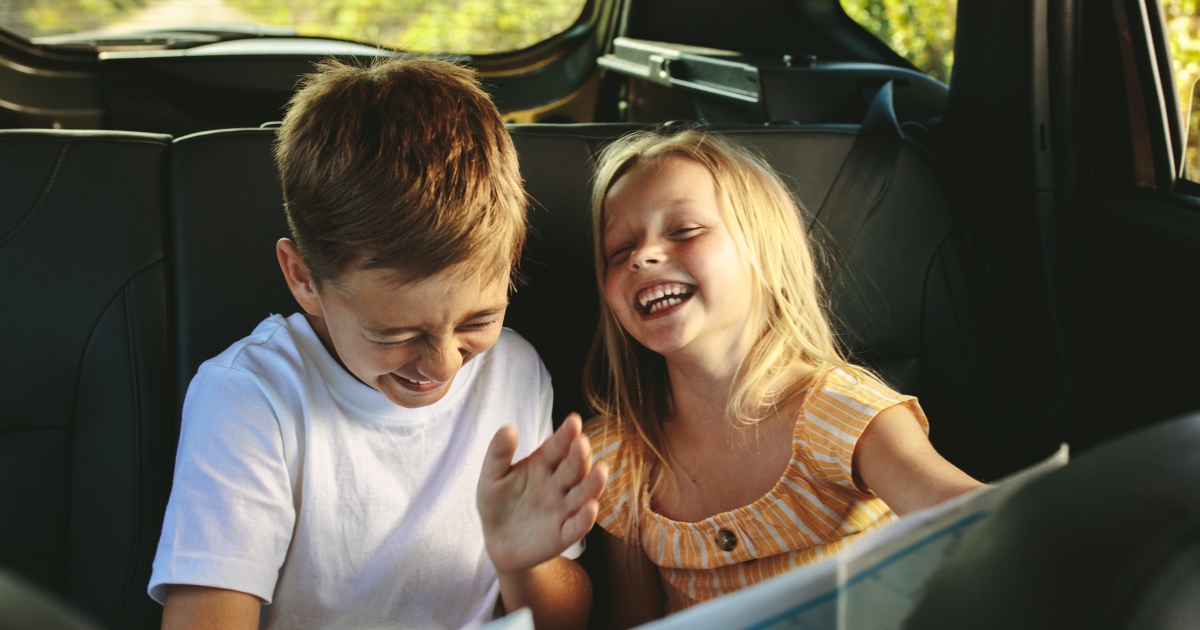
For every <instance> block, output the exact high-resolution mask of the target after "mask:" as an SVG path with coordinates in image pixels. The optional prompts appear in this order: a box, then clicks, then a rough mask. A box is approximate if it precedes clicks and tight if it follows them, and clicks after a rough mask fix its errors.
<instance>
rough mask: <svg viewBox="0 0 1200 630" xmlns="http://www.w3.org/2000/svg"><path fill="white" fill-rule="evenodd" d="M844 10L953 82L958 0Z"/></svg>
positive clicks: (866, 0) (857, 3) (889, 0)
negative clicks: (951, 74) (952, 69)
mask: <svg viewBox="0 0 1200 630" xmlns="http://www.w3.org/2000/svg"><path fill="white" fill-rule="evenodd" d="M998 1H1002V0H998ZM1193 1H1194V0H1193ZM842 8H843V9H845V11H846V14H847V15H849V16H850V17H851V18H852V19H853V20H854V21H855V22H858V23H859V24H861V25H863V26H864V27H865V28H866V29H867V30H868V31H870V32H871V33H872V34H874V35H875V36H876V37H878V38H879V39H881V40H883V41H884V43H886V44H887V45H888V46H891V48H892V50H894V51H896V52H898V53H900V55H901V56H902V57H904V58H905V59H908V60H909V61H911V62H912V64H913V65H914V66H916V67H917V68H919V69H921V71H923V72H925V73H926V74H928V75H930V76H932V77H933V78H935V79H937V80H939V81H944V82H946V83H949V82H950V68H951V67H952V66H953V65H954V22H955V18H956V16H957V14H958V12H957V9H958V2H957V0H842Z"/></svg>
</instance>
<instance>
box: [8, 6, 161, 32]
mask: <svg viewBox="0 0 1200 630" xmlns="http://www.w3.org/2000/svg"><path fill="white" fill-rule="evenodd" d="M145 4H146V2H144V1H143V0H0V26H3V27H4V28H6V29H8V30H10V31H12V32H14V33H17V34H18V35H22V36H24V37H38V36H41V35H61V34H65V33H77V32H79V31H90V30H95V29H98V28H101V27H104V26H107V25H108V24H111V23H112V22H114V21H115V20H118V19H120V18H122V17H123V16H125V15H126V14H128V13H129V12H130V11H134V10H137V9H141V8H143V6H144V5H145Z"/></svg>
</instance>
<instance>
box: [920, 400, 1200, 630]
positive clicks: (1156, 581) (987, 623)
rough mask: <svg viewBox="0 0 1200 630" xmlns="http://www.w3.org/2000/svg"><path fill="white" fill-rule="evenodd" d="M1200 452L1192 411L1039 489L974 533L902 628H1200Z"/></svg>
mask: <svg viewBox="0 0 1200 630" xmlns="http://www.w3.org/2000/svg"><path fill="white" fill-rule="evenodd" d="M1197 453H1200V414H1192V415H1191V416H1189V417H1185V418H1182V419H1179V420H1176V421H1174V422H1168V423H1163V424H1161V425H1158V426H1155V427H1152V428H1149V429H1145V430H1142V431H1139V432H1137V433H1134V434H1131V435H1127V436H1124V437H1122V438H1120V439H1117V440H1115V441H1112V442H1109V443H1107V444H1104V445H1102V446H1100V447H1097V448H1096V449H1094V450H1091V451H1088V452H1087V453H1085V454H1084V455H1083V456H1082V457H1080V458H1079V459H1077V460H1075V461H1073V462H1071V464H1070V465H1068V466H1067V467H1065V468H1063V469H1061V470H1057V471H1055V472H1053V473H1051V474H1049V475H1047V476H1046V477H1044V478H1042V479H1038V480H1037V481H1034V482H1032V483H1030V484H1029V485H1028V486H1027V487H1025V488H1022V489H1021V490H1020V491H1019V492H1018V493H1017V494H1016V495H1015V496H1013V498H1012V499H1010V500H1009V501H1008V502H1007V503H1005V504H1004V505H1003V506H1001V507H1000V509H999V510H997V511H996V512H995V513H994V514H992V515H991V516H990V517H989V518H988V520H987V521H985V522H984V523H983V524H982V525H981V526H980V527H978V528H977V529H975V530H974V531H972V532H970V533H969V534H967V536H966V537H965V538H964V539H963V541H962V542H961V543H960V544H959V547H958V548H957V549H956V550H955V552H954V554H953V555H951V556H950V557H949V558H948V559H947V560H946V563H945V564H944V565H943V566H942V567H941V568H940V569H939V570H938V573H937V574H936V575H935V576H934V578H933V580H931V581H930V583H929V585H928V586H927V590H926V593H925V596H924V597H923V598H922V599H921V601H920V602H919V603H918V605H917V608H916V609H915V610H914V611H913V612H912V614H911V615H910V617H909V618H908V620H907V621H906V623H905V627H908V628H914V629H929V630H940V629H943V628H978V629H981V630H989V629H992V628H997V629H998V628H1027V629H1029V630H1041V629H1047V630H1049V629H1051V628H1081V629H1082V628H1089V629H1090V628H1096V629H1100V628H1104V629H1106V630H1125V629H1129V630H1134V629H1137V630H1168V629H1170V630H1175V629H1180V630H1182V629H1184V628H1195V627H1196V621H1197V619H1200V458H1198V457H1197V456H1196V454H1197Z"/></svg>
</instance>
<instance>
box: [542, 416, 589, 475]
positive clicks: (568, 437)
mask: <svg viewBox="0 0 1200 630" xmlns="http://www.w3.org/2000/svg"><path fill="white" fill-rule="evenodd" d="M581 433H583V422H582V421H581V420H580V419H579V414H577V413H572V414H570V415H568V416H567V419H566V420H564V421H563V423H562V426H561V427H559V428H558V430H557V431H555V432H554V435H551V436H550V437H548V438H546V441H545V442H542V445H541V446H540V447H539V448H538V453H539V456H540V457H541V458H542V461H544V462H546V465H547V466H548V467H549V468H550V470H554V469H555V468H558V466H559V463H560V462H562V460H563V458H564V457H566V456H567V453H568V452H570V449H571V445H572V443H573V442H574V441H575V438H576V437H578V436H579V434H581Z"/></svg>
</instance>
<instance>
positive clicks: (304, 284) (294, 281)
mask: <svg viewBox="0 0 1200 630" xmlns="http://www.w3.org/2000/svg"><path fill="white" fill-rule="evenodd" d="M275 255H276V257H278V258H279V269H280V270H282V271H283V279H284V280H286V281H287V284H288V288H289V289H291V291H292V297H295V298H296V302H298V303H299V304H300V308H302V309H304V312H306V313H308V314H309V315H312V316H314V317H322V316H323V309H322V308H321V298H320V296H319V295H318V294H317V283H316V281H315V280H313V277H312V274H311V273H309V272H308V265H306V264H304V259H303V258H301V257H300V250H299V249H297V248H296V244H295V243H293V242H292V241H290V240H288V239H286V238H281V239H279V242H277V243H275Z"/></svg>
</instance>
